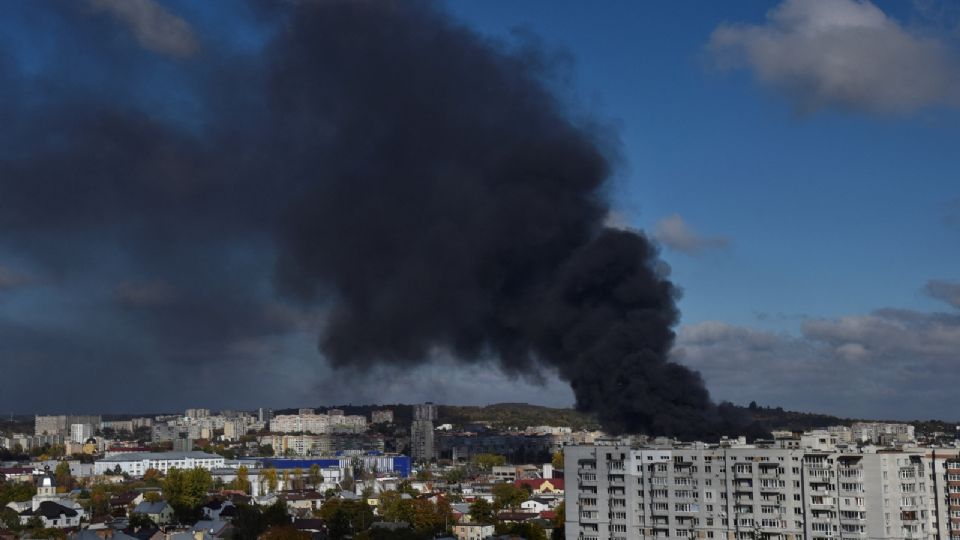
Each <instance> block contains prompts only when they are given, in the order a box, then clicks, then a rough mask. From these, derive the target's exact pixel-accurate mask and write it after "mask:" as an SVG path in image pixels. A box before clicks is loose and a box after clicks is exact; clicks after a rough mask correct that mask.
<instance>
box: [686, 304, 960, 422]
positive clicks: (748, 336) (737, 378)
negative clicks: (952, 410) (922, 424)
mask: <svg viewBox="0 0 960 540" xmlns="http://www.w3.org/2000/svg"><path fill="white" fill-rule="evenodd" d="M800 330H801V333H800V335H798V336H794V335H789V334H782V333H772V332H766V331H761V330H756V329H751V328H745V327H741V326H735V325H730V324H727V323H723V322H717V321H710V322H704V323H700V324H695V325H691V326H687V327H684V328H682V329H681V330H680V332H679V335H678V339H677V344H676V347H675V348H674V351H673V358H674V359H675V360H677V361H678V362H680V363H683V364H686V365H688V366H690V367H692V368H694V369H697V370H698V371H700V372H701V373H702V374H703V376H704V379H705V380H706V382H707V385H708V387H709V388H710V390H711V392H712V393H713V394H714V397H715V398H717V399H728V400H732V401H734V402H736V403H741V404H743V403H749V402H750V401H753V400H756V401H757V402H759V403H761V404H767V405H780V406H784V407H788V408H794V409H800V410H813V411H823V412H831V413H834V414H838V415H841V416H852V417H865V418H904V417H917V418H925V417H937V416H938V415H942V413H941V411H942V404H943V402H944V401H945V400H947V399H950V398H951V397H952V396H953V395H954V394H955V393H956V386H957V384H958V382H960V316H958V315H955V314H946V313H923V312H917V311H909V310H897V309H882V310H877V311H874V312H872V313H870V314H866V315H851V316H847V317H841V318H837V319H816V320H807V321H805V322H804V323H803V324H802V325H801V329H800Z"/></svg>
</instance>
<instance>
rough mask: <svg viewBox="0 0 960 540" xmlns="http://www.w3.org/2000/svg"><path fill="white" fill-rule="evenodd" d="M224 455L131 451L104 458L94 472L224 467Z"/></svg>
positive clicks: (129, 472) (138, 472) (165, 470)
mask: <svg viewBox="0 0 960 540" xmlns="http://www.w3.org/2000/svg"><path fill="white" fill-rule="evenodd" d="M223 466H224V459H223V456H220V455H217V454H208V453H206V452H130V453H122V454H118V455H114V456H110V457H106V458H103V459H101V460H99V461H97V462H96V463H95V464H94V474H104V473H105V472H108V471H110V472H116V471H119V472H122V473H127V474H129V475H130V476H137V477H139V476H143V473H145V472H146V471H147V470H148V469H156V470H158V471H160V472H162V473H166V472H167V471H168V470H170V469H174V468H176V469H196V468H200V469H207V470H212V469H215V468H222V467H223Z"/></svg>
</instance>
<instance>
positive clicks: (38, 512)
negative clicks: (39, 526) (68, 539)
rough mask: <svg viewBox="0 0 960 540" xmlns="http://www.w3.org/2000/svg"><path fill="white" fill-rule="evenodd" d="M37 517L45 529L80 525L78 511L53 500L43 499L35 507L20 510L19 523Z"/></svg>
mask: <svg viewBox="0 0 960 540" xmlns="http://www.w3.org/2000/svg"><path fill="white" fill-rule="evenodd" d="M35 517H38V518H40V521H42V522H43V526H44V528H47V529H69V528H72V527H79V526H80V513H79V512H77V511H76V510H74V509H72V508H67V507H66V506H63V505H61V504H58V503H55V502H53V501H43V502H41V503H40V504H38V505H37V507H36V508H31V509H30V510H24V511H23V512H20V524H22V525H26V524H27V523H29V522H30V520H31V519H33V518H35Z"/></svg>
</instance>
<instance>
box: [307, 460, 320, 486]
mask: <svg viewBox="0 0 960 540" xmlns="http://www.w3.org/2000/svg"><path fill="white" fill-rule="evenodd" d="M321 483H323V475H322V474H321V473H320V466H319V465H317V464H316V463H314V464H313V465H310V485H311V486H313V488H314V489H316V488H317V486H319V485H320V484H321Z"/></svg>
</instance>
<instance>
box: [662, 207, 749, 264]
mask: <svg viewBox="0 0 960 540" xmlns="http://www.w3.org/2000/svg"><path fill="white" fill-rule="evenodd" d="M653 236H654V237H655V238H656V239H657V240H659V241H660V243H662V244H663V245H665V246H667V247H668V248H670V249H672V250H675V251H679V252H681V253H686V254H688V255H694V254H696V253H699V252H701V251H704V250H707V249H711V248H726V247H728V246H729V245H730V242H729V241H728V240H727V239H726V238H723V237H720V236H703V235H701V234H700V233H698V232H697V231H696V230H694V228H693V227H691V226H690V225H689V224H688V223H687V222H686V221H684V219H683V218H682V217H680V215H679V214H673V215H672V216H669V217H666V218H664V219H661V220H660V221H659V222H657V226H656V228H655V230H654V234H653Z"/></svg>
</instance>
